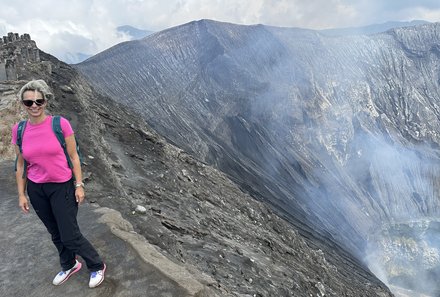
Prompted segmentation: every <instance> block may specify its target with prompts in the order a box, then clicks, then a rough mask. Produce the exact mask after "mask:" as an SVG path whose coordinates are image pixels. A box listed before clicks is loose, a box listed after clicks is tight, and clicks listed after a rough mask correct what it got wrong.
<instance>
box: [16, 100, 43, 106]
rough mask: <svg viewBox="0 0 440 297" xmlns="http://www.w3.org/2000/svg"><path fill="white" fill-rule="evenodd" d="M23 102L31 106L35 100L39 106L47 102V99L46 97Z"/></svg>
mask: <svg viewBox="0 0 440 297" xmlns="http://www.w3.org/2000/svg"><path fill="white" fill-rule="evenodd" d="M21 102H23V104H24V105H25V106H27V107H31V106H32V105H33V104H34V102H35V104H36V105H37V106H41V105H43V104H44V103H45V102H46V100H45V99H36V100H35V101H34V100H21Z"/></svg>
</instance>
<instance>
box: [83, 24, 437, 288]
mask: <svg viewBox="0 0 440 297" xmlns="http://www.w3.org/2000/svg"><path fill="white" fill-rule="evenodd" d="M439 43H440V24H438V23H433V24H423V25H418V26H412V27H404V28H395V29H392V30H388V31H387V32H385V33H381V34H374V35H371V36H367V35H349V36H340V37H335V36H326V35H324V34H322V33H320V32H318V31H313V30H303V29H291V28H276V27H267V26H263V25H255V26H240V25H234V24H228V23H220V22H214V21H209V20H202V21H197V22H191V23H188V24H185V25H182V26H178V27H175V28H171V29H168V30H164V31H161V32H158V33H156V34H154V35H152V36H149V37H147V38H145V39H143V40H137V41H132V42H127V43H123V44H120V45H118V46H115V47H113V48H111V49H109V50H107V51H104V52H101V53H99V54H98V55H96V56H94V57H93V58H91V59H89V60H88V61H86V62H84V63H81V64H79V65H77V68H78V69H79V70H80V71H81V72H82V73H83V74H84V75H86V76H87V77H88V78H89V79H90V81H91V82H93V84H94V85H95V87H97V88H98V89H100V90H101V91H102V92H105V93H106V94H107V95H109V96H111V97H112V98H113V99H114V100H116V101H118V102H121V103H123V104H125V105H127V106H128V107H130V108H132V109H134V110H136V111H138V112H140V113H142V114H143V116H144V117H145V119H146V120H147V122H148V123H149V124H150V125H152V126H153V127H154V128H155V129H156V130H157V131H159V132H160V133H161V134H162V135H165V136H166V137H167V138H168V139H169V140H170V141H172V142H173V143H176V144H177V145H179V146H181V147H183V148H185V149H186V150H188V151H190V152H192V153H193V154H194V155H196V156H198V157H199V158H201V159H203V160H205V161H207V162H208V163H210V164H214V165H215V166H217V167H218V168H220V169H221V170H222V171H224V172H226V173H227V174H229V175H230V176H231V177H232V178H233V179H234V180H235V181H236V182H237V183H239V184H240V185H241V186H242V188H244V189H246V190H247V191H248V192H249V193H251V194H253V196H254V197H256V198H257V199H260V200H263V201H265V202H266V203H268V204H269V205H272V207H273V208H274V209H276V210H277V211H278V212H279V213H281V214H282V215H284V216H285V217H287V218H288V219H289V220H290V221H291V222H292V223H293V224H295V225H296V226H298V227H299V228H300V229H301V230H303V232H304V233H305V234H306V233H307V232H314V231H317V230H318V231H320V233H321V235H322V236H328V235H330V238H333V239H334V240H335V241H336V242H337V243H338V244H340V245H342V246H344V247H345V248H346V249H347V250H349V251H350V252H351V253H352V254H354V255H356V256H357V257H358V258H359V259H361V260H363V259H364V258H363V257H366V256H368V254H369V253H370V252H372V253H375V252H376V251H377V250H380V249H381V248H384V249H387V248H388V247H387V246H383V247H374V248H373V251H371V250H370V249H371V248H372V247H371V244H373V245H374V244H375V243H376V242H388V241H386V240H388V239H383V240H384V241H382V239H381V236H387V235H386V233H384V234H382V233H381V230H388V228H391V229H393V228H400V226H402V225H396V224H395V223H396V222H398V223H399V224H406V223H408V224H410V223H409V221H414V220H416V221H417V220H428V221H430V220H432V218H436V217H438V216H439V210H440V207H439V203H438V199H437V197H438V195H439V194H440V193H439V190H438V189H439V187H438V186H440V184H439V179H438V177H439V176H440V172H439V169H438V168H440V166H439V165H440V159H439V151H438V149H437V148H438V147H440V136H439V135H440V134H439V133H438V131H440V124H439V119H440V108H439V106H438V104H437V98H438V97H439V79H438V73H440V64H439V63H438V58H439V52H440V51H439V50H438V44H439ZM390 232H391V231H390ZM375 236H377V237H378V238H377V241H376V240H373V241H371V238H374V237H375ZM385 238H387V237H385ZM384 244H385V243H384ZM387 244H388V243H387ZM389 244H390V245H391V246H392V244H391V243H389ZM424 244H427V245H425V247H424ZM428 247H429V249H431V248H433V249H436V248H435V246H432V245H430V244H428V243H427V242H425V241H423V240H422V241H421V243H420V246H418V249H420V254H421V255H422V254H423V253H424V249H425V248H428ZM379 254H380V253H379ZM381 255H382V256H384V255H383V254H381ZM381 255H379V258H377V259H374V260H371V258H370V261H373V262H374V261H376V262H374V264H377V262H378V263H379V265H383V264H384V262H383V260H381V258H380V257H381ZM387 256H390V255H387ZM384 257H385V256H384ZM421 257H423V256H421ZM373 262H370V264H372V263H373ZM419 263H421V262H420V261H419ZM387 265H389V266H388V267H382V269H384V270H387V269H389V273H390V274H389V276H388V277H389V280H394V279H399V278H402V275H401V274H395V271H397V270H395V269H394V270H393V267H394V266H393V265H394V264H393V262H392V261H391V262H389V263H387ZM411 265H415V266H417V265H418V264H417V263H416V264H414V263H412V264H411ZM433 265H434V264H433ZM435 265H440V263H437V262H436V263H435ZM422 266H423V265H422ZM435 267H437V266H435ZM425 268H426V267H425ZM425 268H423V267H422V268H420V269H422V270H423V269H425ZM417 269H419V268H417ZM399 273H400V272H399ZM401 273H402V274H403V275H405V273H406V272H405V271H403V272H401ZM416 275H422V274H421V273H416ZM404 277H407V276H406V275H405V276H404ZM412 288H414V287H412ZM417 289H418V290H421V291H423V290H425V289H424V288H423V287H422V288H417Z"/></svg>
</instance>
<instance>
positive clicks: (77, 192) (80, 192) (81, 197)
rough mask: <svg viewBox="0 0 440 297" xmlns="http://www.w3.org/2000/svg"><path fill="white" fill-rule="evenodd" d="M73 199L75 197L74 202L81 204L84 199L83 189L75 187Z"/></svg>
mask: <svg viewBox="0 0 440 297" xmlns="http://www.w3.org/2000/svg"><path fill="white" fill-rule="evenodd" d="M75 197H76V202H78V204H81V202H83V200H84V197H85V194H84V188H83V187H77V188H76V189H75Z"/></svg>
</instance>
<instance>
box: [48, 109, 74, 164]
mask: <svg viewBox="0 0 440 297" xmlns="http://www.w3.org/2000/svg"><path fill="white" fill-rule="evenodd" d="M52 130H53V132H54V133H55V136H56V137H57V139H58V141H59V143H60V144H61V147H62V148H63V151H64V154H65V155H66V159H67V164H69V168H70V169H72V168H73V163H72V160H70V156H69V153H68V152H67V145H66V139H64V134H63V129H61V117H60V116H53V117H52Z"/></svg>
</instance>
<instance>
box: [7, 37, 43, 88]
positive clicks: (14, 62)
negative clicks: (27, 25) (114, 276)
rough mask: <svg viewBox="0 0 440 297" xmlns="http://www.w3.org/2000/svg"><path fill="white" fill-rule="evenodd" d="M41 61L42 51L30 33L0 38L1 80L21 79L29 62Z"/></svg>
mask: <svg viewBox="0 0 440 297" xmlns="http://www.w3.org/2000/svg"><path fill="white" fill-rule="evenodd" d="M38 62H40V51H39V49H38V48H37V46H36V44H35V41H33V40H32V39H31V36H30V35H29V34H23V35H21V36H20V35H19V34H18V33H12V32H10V33H8V35H7V36H3V38H0V81H5V80H17V79H20V76H21V74H22V73H23V72H24V71H25V67H26V65H28V64H32V63H38Z"/></svg>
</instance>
